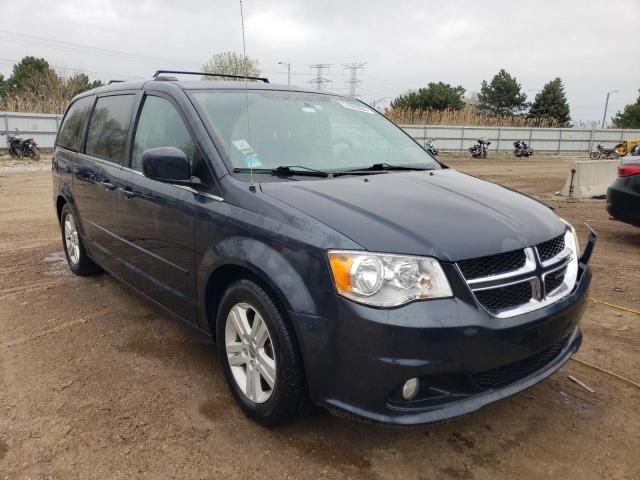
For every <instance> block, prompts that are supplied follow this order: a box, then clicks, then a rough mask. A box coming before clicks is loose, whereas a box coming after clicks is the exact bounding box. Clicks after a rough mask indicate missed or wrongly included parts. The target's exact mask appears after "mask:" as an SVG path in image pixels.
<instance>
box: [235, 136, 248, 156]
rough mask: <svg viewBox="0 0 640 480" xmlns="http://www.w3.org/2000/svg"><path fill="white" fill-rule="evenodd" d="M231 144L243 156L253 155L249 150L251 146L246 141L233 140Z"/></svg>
mask: <svg viewBox="0 0 640 480" xmlns="http://www.w3.org/2000/svg"><path fill="white" fill-rule="evenodd" d="M232 143H233V146H234V147H236V148H237V149H238V150H240V151H241V152H242V153H244V154H245V155H247V154H249V153H253V148H251V145H249V142H247V141H246V140H234V141H233V142H232Z"/></svg>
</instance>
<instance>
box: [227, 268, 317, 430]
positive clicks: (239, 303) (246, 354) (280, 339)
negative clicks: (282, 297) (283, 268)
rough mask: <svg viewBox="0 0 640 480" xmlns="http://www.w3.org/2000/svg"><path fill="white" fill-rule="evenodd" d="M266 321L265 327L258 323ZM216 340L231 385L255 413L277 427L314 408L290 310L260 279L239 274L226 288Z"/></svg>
mask: <svg viewBox="0 0 640 480" xmlns="http://www.w3.org/2000/svg"><path fill="white" fill-rule="evenodd" d="M232 312H234V313H232ZM260 321H261V324H260V323H256V322H260ZM261 325H262V326H263V327H264V329H262V328H258V327H260V326H261ZM240 332H244V335H243V333H240ZM254 332H255V333H254ZM265 332H266V333H265ZM243 336H244V337H245V339H244V340H243V338H242V337H243ZM216 343H217V349H218V358H219V360H220V364H221V365H222V369H223V372H224V376H225V378H226V380H227V383H228V385H229V388H230V389H231V392H232V394H233V396H234V397H235V399H236V401H237V402H238V404H239V405H240V407H241V408H242V410H243V411H244V413H245V414H246V415H247V416H248V417H249V418H251V419H253V420H255V421H256V422H258V423H259V424H261V425H264V426H266V427H275V426H279V425H284V424H286V423H289V422H291V421H292V420H294V419H295V418H296V417H298V416H299V415H300V414H302V413H303V412H305V411H306V410H307V409H308V406H309V405H310V402H309V399H308V394H307V387H306V382H305V378H304V370H303V365H302V360H301V357H300V353H299V350H298V345H297V342H296V338H295V336H294V333H293V329H292V328H291V326H290V325H289V324H288V322H287V319H286V317H285V315H284V312H283V311H281V309H280V308H278V306H277V305H276V303H275V302H274V300H273V299H272V298H271V296H270V295H269V294H268V293H267V292H266V291H265V290H264V289H263V288H262V287H260V286H259V285H258V284H256V283H254V282H252V281H251V280H239V281H238V282H235V283H233V284H232V285H231V286H230V287H229V288H228V289H227V290H226V292H225V293H224V295H223V297H222V300H221V302H220V307H219V308H218V312H217V321H216ZM232 363H233V366H232ZM232 369H233V370H232ZM248 372H250V373H248ZM256 372H257V373H256ZM274 376H275V379H274V378H273V377H274ZM269 378H270V379H271V382H268V379H269ZM247 379H253V380H254V381H253V382H247Z"/></svg>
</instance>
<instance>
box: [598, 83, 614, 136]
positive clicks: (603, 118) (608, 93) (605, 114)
mask: <svg viewBox="0 0 640 480" xmlns="http://www.w3.org/2000/svg"><path fill="white" fill-rule="evenodd" d="M612 93H618V90H611V91H610V92H607V101H606V102H604V115H602V126H601V127H600V128H604V122H605V120H606V119H607V108H608V107H609V95H611V94H612Z"/></svg>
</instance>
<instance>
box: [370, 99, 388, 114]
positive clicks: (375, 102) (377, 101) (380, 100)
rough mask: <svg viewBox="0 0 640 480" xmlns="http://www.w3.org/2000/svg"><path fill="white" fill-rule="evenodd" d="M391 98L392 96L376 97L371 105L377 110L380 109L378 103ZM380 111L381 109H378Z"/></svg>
mask: <svg viewBox="0 0 640 480" xmlns="http://www.w3.org/2000/svg"><path fill="white" fill-rule="evenodd" d="M390 98H391V97H382V98H376V99H375V100H374V101H373V104H372V105H371V106H372V107H373V108H374V109H375V110H378V109H377V108H376V105H377V104H379V103H380V102H384V101H385V100H389V99H390ZM378 111H379V110H378Z"/></svg>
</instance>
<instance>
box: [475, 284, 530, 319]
mask: <svg viewBox="0 0 640 480" xmlns="http://www.w3.org/2000/svg"><path fill="white" fill-rule="evenodd" d="M474 293H475V296H476V298H477V299H478V301H479V302H480V303H481V304H482V305H483V306H484V308H486V309H487V310H489V311H490V312H491V313H497V312H499V311H500V310H506V309H508V308H514V307H517V306H519V305H522V304H524V303H527V302H528V301H529V300H530V299H531V295H532V292H531V283H529V282H528V281H526V282H520V283H516V284H513V285H507V286H504V287H499V288H491V289H489V290H476V291H475V292H474Z"/></svg>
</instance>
